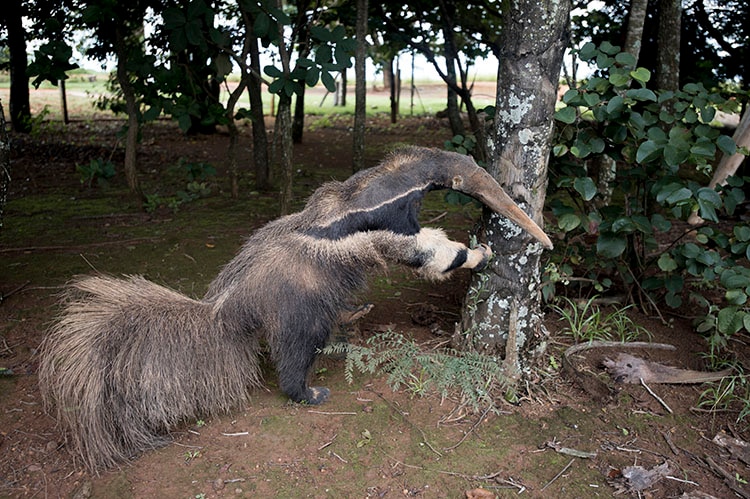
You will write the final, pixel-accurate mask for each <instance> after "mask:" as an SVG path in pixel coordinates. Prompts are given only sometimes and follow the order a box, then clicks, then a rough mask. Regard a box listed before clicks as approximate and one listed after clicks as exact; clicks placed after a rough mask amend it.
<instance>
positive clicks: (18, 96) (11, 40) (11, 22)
mask: <svg viewBox="0 0 750 499" xmlns="http://www.w3.org/2000/svg"><path fill="white" fill-rule="evenodd" d="M4 10H5V13H4V17H5V26H6V29H7V31H8V34H7V36H8V42H7V43H8V51H9V52H10V61H9V62H10V64H9V65H10V109H9V112H10V122H11V125H12V126H13V130H14V131H16V132H18V133H29V132H30V131H31V107H30V105H29V77H28V75H27V73H26V67H27V60H26V57H27V56H26V37H25V35H24V33H26V31H25V30H24V28H23V24H22V17H23V8H22V2H21V0H9V2H8V3H7V4H6V9H4Z"/></svg>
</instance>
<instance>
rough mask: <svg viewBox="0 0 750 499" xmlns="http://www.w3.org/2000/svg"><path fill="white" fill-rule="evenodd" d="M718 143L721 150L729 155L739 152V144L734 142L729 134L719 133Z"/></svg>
mask: <svg viewBox="0 0 750 499" xmlns="http://www.w3.org/2000/svg"><path fill="white" fill-rule="evenodd" d="M716 145H717V146H719V149H721V152H723V153H724V154H727V155H729V156H732V155H733V154H734V153H736V152H737V144H735V143H734V139H732V137H728V136H727V135H719V137H718V138H717V139H716Z"/></svg>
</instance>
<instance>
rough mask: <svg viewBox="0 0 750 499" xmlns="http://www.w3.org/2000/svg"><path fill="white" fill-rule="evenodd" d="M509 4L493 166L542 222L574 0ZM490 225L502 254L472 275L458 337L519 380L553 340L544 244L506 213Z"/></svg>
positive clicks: (486, 232)
mask: <svg viewBox="0 0 750 499" xmlns="http://www.w3.org/2000/svg"><path fill="white" fill-rule="evenodd" d="M504 5H505V10H504V12H503V21H504V22H503V33H502V44H501V57H500V66H499V68H498V77H497V100H496V114H495V137H494V140H493V143H492V145H493V151H492V156H491V158H492V160H491V162H490V164H489V167H488V171H489V172H490V173H491V174H492V175H493V176H494V177H495V178H496V179H497V180H498V182H499V183H500V184H501V185H503V186H504V188H505V190H506V192H508V194H509V195H510V196H511V198H513V199H514V200H515V201H516V202H517V203H518V204H519V205H520V206H521V207H522V208H523V209H525V210H526V212H527V213H528V214H529V215H530V216H531V217H532V218H533V219H534V220H535V221H536V222H537V223H538V224H540V225H541V224H542V208H543V206H544V197H545V188H546V184H547V162H548V159H549V153H550V148H551V141H552V131H553V113H554V110H555V102H556V100H557V86H558V78H559V75H560V68H561V66H562V57H563V53H564V49H565V46H566V34H567V28H568V17H569V12H570V0H562V1H552V0H541V1H540V0H517V1H516V2H513V3H512V4H511V3H506V4H504ZM483 225H484V228H483V234H482V235H480V237H481V236H483V237H484V238H486V240H487V242H488V243H489V244H490V247H491V248H492V250H493V252H494V255H495V256H494V258H493V259H492V260H491V262H490V264H489V265H488V267H487V269H486V270H485V271H484V272H482V273H478V274H475V275H474V277H473V279H472V284H471V286H470V289H469V292H468V293H467V296H466V298H465V302H464V307H463V311H462V319H461V324H460V326H459V327H458V328H457V331H456V334H455V335H454V344H455V345H456V346H457V347H458V348H461V349H471V350H478V351H481V352H484V353H487V354H490V355H499V356H502V357H504V358H505V359H506V361H505V368H506V375H507V376H508V379H509V380H510V381H517V380H519V379H520V378H521V377H522V376H523V375H530V372H531V370H530V368H531V367H532V366H534V364H535V363H536V361H537V360H538V359H539V358H540V356H541V355H542V354H543V353H544V352H545V349H546V346H547V339H548V332H547V331H546V330H545V329H544V326H543V324H542V319H543V316H542V313H541V306H540V300H541V294H540V291H539V282H540V268H539V261H540V255H541V246H540V244H539V243H537V242H532V240H531V239H530V238H529V236H528V235H527V234H525V233H523V232H522V231H521V230H520V229H518V228H517V227H516V226H515V225H513V224H510V223H509V222H508V220H507V219H505V218H504V217H501V216H499V215H496V214H492V215H488V216H485V217H484V220H483Z"/></svg>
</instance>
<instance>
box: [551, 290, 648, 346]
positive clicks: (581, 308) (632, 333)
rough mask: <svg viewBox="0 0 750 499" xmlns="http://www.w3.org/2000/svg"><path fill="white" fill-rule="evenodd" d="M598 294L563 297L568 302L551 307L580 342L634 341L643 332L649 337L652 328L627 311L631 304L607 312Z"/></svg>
mask: <svg viewBox="0 0 750 499" xmlns="http://www.w3.org/2000/svg"><path fill="white" fill-rule="evenodd" d="M596 299H597V297H596V296H593V297H591V298H589V299H588V300H586V301H585V302H580V303H576V302H575V301H573V300H571V299H569V298H567V297H563V298H562V300H563V301H565V302H566V303H567V306H564V307H562V306H559V305H552V308H553V309H554V310H555V311H556V312H557V313H558V314H560V320H561V321H565V322H567V328H566V329H565V330H564V332H565V333H566V334H569V335H571V336H572V337H573V339H574V340H575V341H576V342H577V343H581V342H591V341H613V340H616V341H622V342H627V341H633V340H635V339H637V338H638V337H639V336H641V335H646V336H648V337H649V338H650V333H649V331H648V330H647V329H646V328H644V327H643V326H639V325H638V324H635V323H634V322H633V321H632V320H631V319H630V317H628V315H627V313H626V312H627V310H628V309H629V308H630V307H631V306H632V305H628V306H627V307H623V308H618V309H615V310H614V311H613V312H611V313H609V314H605V313H604V312H603V311H602V310H601V308H600V307H599V306H597V305H596V304H595V301H596Z"/></svg>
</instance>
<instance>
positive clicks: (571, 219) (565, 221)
mask: <svg viewBox="0 0 750 499" xmlns="http://www.w3.org/2000/svg"><path fill="white" fill-rule="evenodd" d="M579 225H581V218H580V217H579V216H578V215H576V214H575V213H565V214H563V215H561V216H560V217H559V218H558V219H557V226H558V227H559V228H560V229H561V230H562V231H564V232H570V231H571V230H573V229H575V228H576V227H578V226H579Z"/></svg>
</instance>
